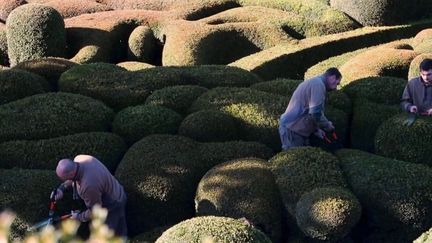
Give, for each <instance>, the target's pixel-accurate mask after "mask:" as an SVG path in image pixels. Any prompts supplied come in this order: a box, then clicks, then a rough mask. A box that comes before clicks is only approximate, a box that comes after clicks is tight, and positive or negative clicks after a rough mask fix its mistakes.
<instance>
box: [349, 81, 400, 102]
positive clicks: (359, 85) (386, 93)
mask: <svg viewBox="0 0 432 243" xmlns="http://www.w3.org/2000/svg"><path fill="white" fill-rule="evenodd" d="M406 84H407V81H406V79H402V78H395V77H368V78H362V79H358V80H355V81H353V82H351V83H349V84H348V85H346V86H344V87H343V89H342V91H343V92H345V93H346V94H348V96H349V97H350V98H351V99H352V100H356V99H365V100H369V101H371V102H375V103H378V104H384V105H395V104H399V103H400V99H401V97H402V92H403V90H404V88H405V86H406Z"/></svg>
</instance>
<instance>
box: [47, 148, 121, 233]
mask: <svg viewBox="0 0 432 243" xmlns="http://www.w3.org/2000/svg"><path fill="white" fill-rule="evenodd" d="M56 174H57V176H58V177H59V178H60V179H61V180H62V181H64V182H63V183H62V184H61V185H60V186H59V187H58V189H57V192H56V196H55V199H56V200H59V199H61V198H62V197H63V191H64V190H65V189H67V188H72V189H73V190H74V194H75V192H77V194H78V195H79V196H80V197H81V198H82V199H83V200H84V203H85V205H86V206H87V210H85V211H83V212H73V213H72V216H71V218H72V219H76V220H79V221H81V222H87V221H89V220H90V219H91V209H92V207H93V206H94V205H96V204H99V205H100V206H102V207H103V208H106V209H107V210H108V215H107V218H106V222H105V223H106V224H107V225H108V227H110V228H111V229H112V230H113V231H114V232H115V234H116V235H117V236H122V237H126V236H127V227H126V215H125V206H126V193H125V191H124V190H123V186H122V185H120V183H119V182H118V181H117V180H116V179H115V178H114V176H113V175H111V173H110V172H109V170H108V169H107V168H106V167H105V166H104V165H103V164H102V163H101V162H100V161H99V160H97V159H96V158H95V157H93V156H90V155H78V156H76V157H75V158H74V160H70V159H62V160H60V161H59V162H58V165H57V168H56ZM76 196H77V195H74V197H76Z"/></svg>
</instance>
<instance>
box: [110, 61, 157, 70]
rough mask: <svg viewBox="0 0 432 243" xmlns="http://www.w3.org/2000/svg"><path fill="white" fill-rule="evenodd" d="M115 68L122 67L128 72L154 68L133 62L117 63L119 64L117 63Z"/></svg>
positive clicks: (146, 64)
mask: <svg viewBox="0 0 432 243" xmlns="http://www.w3.org/2000/svg"><path fill="white" fill-rule="evenodd" d="M117 66H119V67H122V68H124V69H126V70H128V71H139V70H143V69H147V68H152V67H154V66H153V65H151V64H148V63H144V62H134V61H127V62H119V63H117Z"/></svg>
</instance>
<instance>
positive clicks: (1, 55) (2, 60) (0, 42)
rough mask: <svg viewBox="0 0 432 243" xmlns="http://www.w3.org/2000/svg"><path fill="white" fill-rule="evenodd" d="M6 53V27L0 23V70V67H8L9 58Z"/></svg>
mask: <svg viewBox="0 0 432 243" xmlns="http://www.w3.org/2000/svg"><path fill="white" fill-rule="evenodd" d="M7 51H8V47H7V38H6V25H4V24H2V23H1V22H0V68H1V65H3V66H9V57H8V52H7ZM0 70H1V69H0Z"/></svg>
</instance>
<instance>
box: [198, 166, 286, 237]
mask: <svg viewBox="0 0 432 243" xmlns="http://www.w3.org/2000/svg"><path fill="white" fill-rule="evenodd" d="M195 210H196V212H197V215H199V216H205V215H214V216H225V217H231V218H242V217H245V218H246V219H248V220H249V221H250V222H251V223H252V224H253V225H255V226H256V227H257V228H259V229H260V230H261V231H262V232H264V233H265V234H266V235H267V236H268V237H269V238H270V239H272V241H273V242H280V241H281V240H282V238H281V237H282V231H281V230H282V217H281V215H282V205H281V200H280V194H279V190H278V187H277V185H276V183H275V181H274V178H273V174H272V172H271V171H270V170H269V168H268V166H267V162H266V161H264V160H261V159H254V158H249V159H238V160H233V161H229V162H225V163H223V164H220V165H217V166H215V167H214V168H212V169H211V170H209V171H208V172H207V173H206V174H205V175H204V177H203V178H202V179H201V181H200V183H199V185H198V189H197V192H196V195H195Z"/></svg>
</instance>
